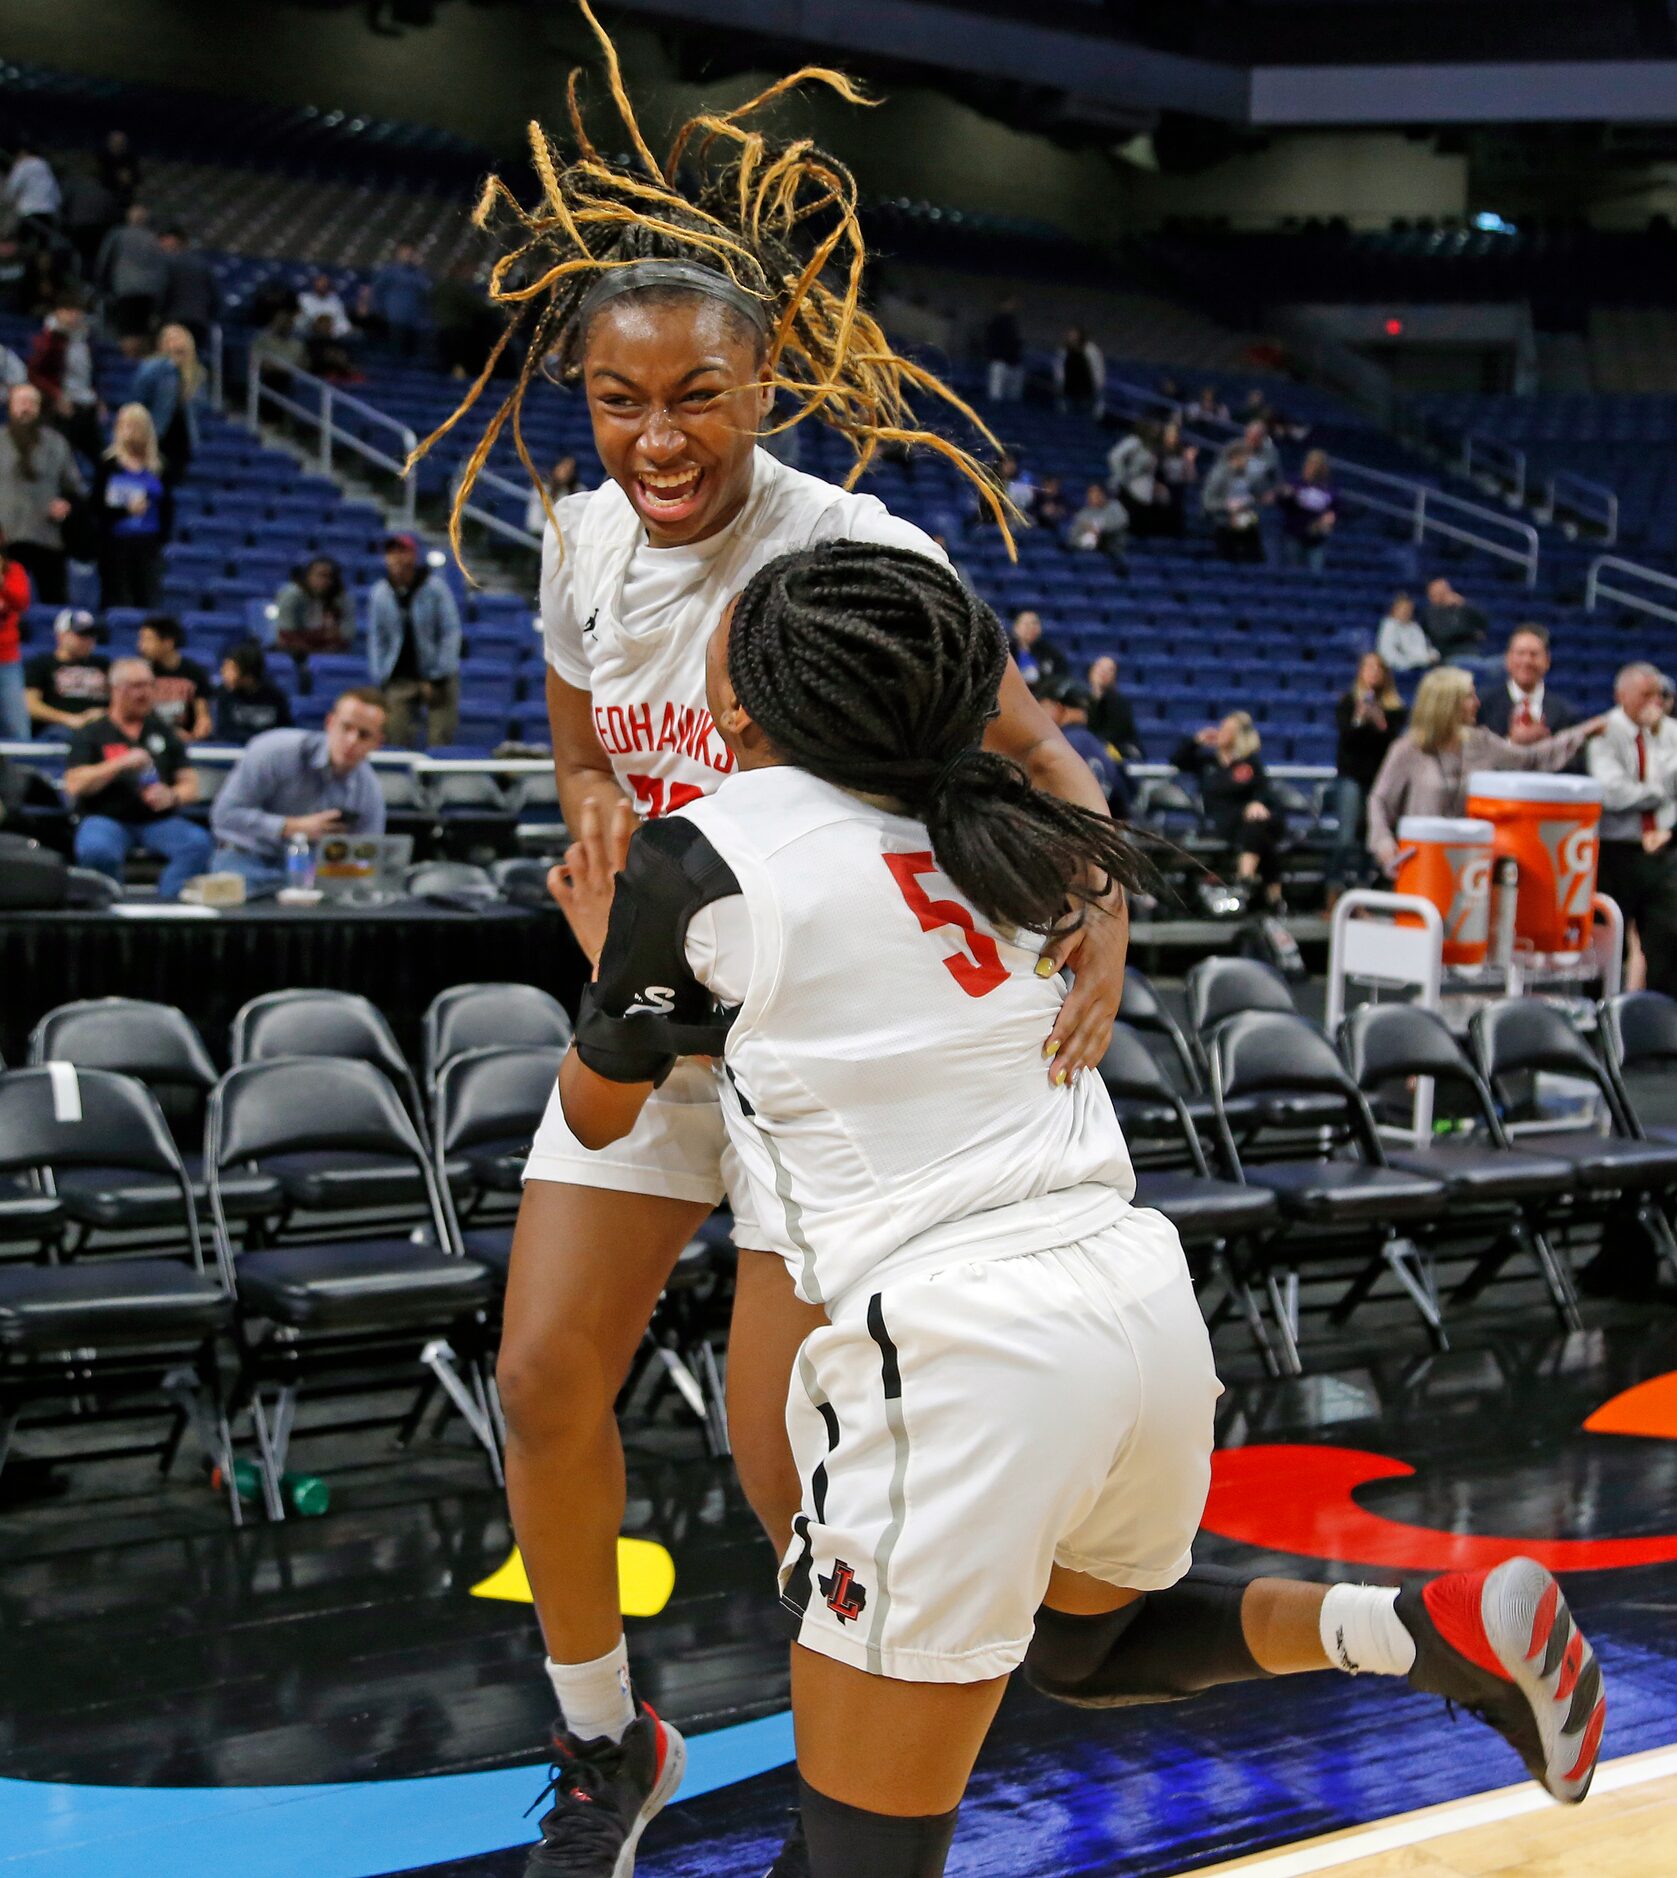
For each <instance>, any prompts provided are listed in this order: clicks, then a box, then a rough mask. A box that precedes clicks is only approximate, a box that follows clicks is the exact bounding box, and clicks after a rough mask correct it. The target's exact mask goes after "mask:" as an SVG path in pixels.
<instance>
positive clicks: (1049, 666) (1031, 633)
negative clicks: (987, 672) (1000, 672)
mask: <svg viewBox="0 0 1677 1878" xmlns="http://www.w3.org/2000/svg"><path fill="white" fill-rule="evenodd" d="M1008 639H1009V641H1010V642H1011V644H1012V647H1013V658H1014V663H1015V664H1016V665H1017V666H1018V667H1019V671H1020V674H1021V676H1022V677H1023V678H1024V680H1025V683H1026V684H1027V685H1030V686H1033V687H1034V686H1036V685H1038V684H1040V683H1041V682H1042V681H1043V680H1044V679H1047V678H1058V677H1059V676H1060V674H1061V673H1062V672H1064V671H1065V669H1066V655H1065V654H1064V653H1063V652H1062V651H1061V650H1060V648H1059V647H1058V646H1057V645H1055V643H1054V642H1053V640H1052V639H1045V638H1044V637H1043V636H1042V615H1041V614H1040V613H1037V612H1033V611H1032V609H1031V608H1030V607H1026V608H1025V610H1024V611H1023V612H1022V613H1016V614H1014V616H1013V626H1012V630H1011V631H1010V632H1009V633H1008Z"/></svg>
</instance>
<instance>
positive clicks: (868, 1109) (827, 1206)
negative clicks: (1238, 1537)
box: [560, 541, 1605, 1878]
mask: <svg viewBox="0 0 1677 1878" xmlns="http://www.w3.org/2000/svg"><path fill="white" fill-rule="evenodd" d="M1006 662H1007V652H1006V645H1005V641H1004V638H1003V635H1002V630H1001V627H1000V625H999V623H998V622H997V620H996V617H995V615H994V614H993V613H992V612H991V611H990V609H989V608H988V607H987V606H985V605H984V603H983V602H982V601H980V600H978V599H977V598H976V597H975V596H973V595H972V594H971V593H969V592H968V591H967V589H966V588H964V587H963V586H962V584H961V583H960V581H959V580H957V579H956V578H955V576H954V575H953V574H952V573H951V572H950V571H949V570H948V569H947V568H945V567H942V566H939V565H938V564H936V563H934V562H932V561H930V560H928V559H927V558H926V557H925V556H923V555H919V554H914V553H908V552H904V551H902V550H899V549H894V548H889V547H883V548H882V547H875V546H873V545H871V544H866V543H861V542H851V541H834V542H830V543H828V544H826V545H824V546H822V547H818V548H815V549H810V550H805V551H803V552H799V553H794V554H789V555H786V556H784V557H782V558H781V559H779V560H776V561H773V562H771V563H770V564H769V565H768V566H766V567H764V568H763V569H761V570H760V571H759V572H758V573H757V574H756V575H755V576H754V577H753V578H752V579H751V580H750V581H749V582H748V583H747V585H746V587H745V590H744V592H743V593H742V594H741V595H740V596H739V598H738V601H737V603H736V604H735V605H734V606H733V607H731V608H730V610H729V612H728V614H727V615H726V616H725V617H724V619H723V621H722V623H721V624H720V626H719V627H718V629H717V631H716V633H715V634H714V636H713V638H712V641H711V646H710V652H709V663H708V671H707V679H708V690H709V698H710V709H711V713H712V716H713V717H714V719H715V721H716V724H717V726H718V728H719V729H720V731H721V734H722V736H723V737H724V739H725V740H726V742H727V744H728V747H729V749H730V750H731V751H732V752H733V754H734V755H735V757H736V759H737V769H736V770H735V772H734V773H732V774H731V775H730V776H729V777H728V779H727V780H726V781H725V782H724V783H723V784H722V786H721V787H720V789H718V790H717V791H716V792H715V793H714V794H713V795H711V796H708V797H706V798H704V799H703V800H701V801H697V802H694V803H692V804H691V805H689V806H688V807H686V808H683V809H682V810H680V811H679V812H678V813H677V814H676V815H674V816H672V817H670V818H669V819H668V820H666V821H663V822H656V823H650V824H648V825H647V826H646V827H644V828H642V829H641V830H640V831H639V833H637V834H636V835H635V837H634V839H633V841H632V842H631V844H630V847H629V853H628V861H627V866H626V868H625V870H624V873H623V876H622V878H621V880H620V881H619V883H618V886H617V890H616V896H615V900H614V903H613V905H612V907H611V910H610V915H609V925H608V931H607V936H606V942H605V947H604V950H603V951H602V953H601V957H600V965H599V971H598V973H597V975H596V978H595V981H594V983H593V984H591V985H590V986H589V988H588V991H587V993H586V995H585V997H584V1002H583V1012H582V1016H581V1019H580V1021H579V1023H578V1026H577V1035H576V1043H575V1046H574V1047H573V1049H572V1050H571V1051H570V1052H569V1053H568V1054H567V1056H566V1059H565V1063H564V1066H563V1068H562V1070H561V1073H560V1090H561V1094H562V1098H563V1101H564V1105H565V1112H566V1114H567V1116H568V1117H569V1119H570V1122H571V1125H572V1127H573V1128H574V1129H575V1131H576V1133H577V1135H578V1137H579V1138H580V1139H581V1140H583V1141H584V1142H587V1143H589V1144H590V1145H591V1146H595V1147H598V1148H601V1149H606V1148H609V1147H610V1146H611V1144H612V1143H613V1142H614V1141H616V1140H617V1139H618V1138H619V1137H620V1136H622V1135H623V1134H624V1133H626V1132H627V1131H629V1130H631V1129H632V1128H633V1127H634V1126H635V1124H636V1122H637V1120H638V1118H639V1115H640V1112H641V1109H642V1106H643V1105H644V1103H645V1102H646V1101H647V1100H648V1098H649V1097H650V1095H651V1094H652V1092H653V1090H654V1088H655V1087H656V1086H657V1084H658V1083H659V1082H660V1081H661V1080H662V1079H663V1078H664V1077H665V1076H667V1075H668V1074H669V1072H670V1071H671V1070H672V1069H673V1067H674V1065H675V1062H676V1059H677V1057H678V1056H679V1055H681V1054H683V1053H686V1052H706V1053H713V1054H716V1053H719V1054H720V1055H721V1057H722V1061H723V1065H724V1080H725V1093H724V1096H723V1107H724V1113H725V1115H726V1118H727V1127H728V1133H729V1139H730V1140H731V1142H732V1143H733V1145H734V1148H735V1151H736V1153H737V1155H738V1158H739V1162H740V1164H741V1167H742V1168H743V1170H744V1174H745V1181H746V1190H747V1191H748V1192H749V1194H750V1197H751V1202H752V1207H753V1212H754V1216H755V1219H756V1222H757V1226H758V1230H759V1233H760V1235H761V1238H760V1240H759V1243H762V1244H765V1245H768V1246H770V1247H772V1248H773V1249H774V1250H775V1251H777V1252H779V1253H780V1255H781V1257H782V1258H783V1259H784V1260H785V1261H786V1263H787V1268H788V1270H789V1271H790V1272H791V1273H792V1274H794V1276H795V1279H796V1283H797V1289H798V1294H799V1296H800V1297H802V1298H803V1299H804V1300H806V1301H807V1302H808V1303H809V1304H811V1305H819V1306H820V1307H821V1309H822V1310H823V1311H824V1312H825V1313H826V1321H825V1322H824V1323H822V1324H821V1325H820V1326H819V1327H818V1328H816V1329H814V1330H812V1332H811V1333H810V1335H809V1336H808V1337H807V1338H806V1340H805V1341H804V1344H803V1346H802V1348H801V1349H800V1351H799V1352H798V1357H797V1363H796V1373H795V1377H794V1378H793V1380H792V1381H791V1384H790V1389H789V1394H788V1400H787V1411H786V1412H787V1421H788V1425H789V1427H790V1429H791V1432H792V1438H793V1444H794V1448H795V1450H796V1455H797V1461H798V1466H799V1472H800V1476H801V1480H802V1483H803V1485H802V1510H801V1511H800V1512H799V1514H798V1516H797V1518H796V1520H795V1521H794V1522H793V1535H792V1539H791V1543H790V1544H789V1545H788V1547H787V1549H786V1554H785V1557H784V1559H783V1561H782V1564H781V1570H780V1587H781V1596H782V1600H783V1602H784V1603H785V1604H786V1605H787V1606H788V1607H789V1608H790V1610H791V1611H792V1612H793V1613H794V1614H795V1615H796V1617H797V1620H798V1639H797V1642H796V1643H795V1645H794V1646H793V1652H792V1656H793V1661H792V1698H793V1713H794V1720H795V1723H796V1732H797V1744H798V1768H799V1775H800V1816H801V1825H802V1831H803V1834H804V1838H805V1843H804V1844H803V1845H802V1846H801V1847H800V1846H796V1845H792V1846H788V1847H787V1848H786V1849H785V1850H784V1851H783V1852H782V1854H781V1857H780V1860H779V1862H778V1863H777V1864H776V1867H775V1872H776V1873H777V1874H790V1873H792V1872H800V1873H802V1872H808V1873H810V1874H812V1875H813V1878H860V1875H861V1874H866V1875H867V1878H937V1875H938V1874H940V1873H941V1872H942V1871H943V1869H944V1861H945V1857H946V1855H947V1853H948V1850H949V1845H950V1841H951V1839H952V1837H953V1834H954V1830H955V1821H956V1813H957V1810H958V1808H959V1805H960V1800H961V1796H962V1793H963V1791H964V1789H965V1786H966V1782H967V1777H968V1775H969V1773H970V1772H971V1769H972V1765H973V1761H974V1758H975V1757H976V1755H977V1752H978V1749H979V1746H980V1744H981V1742H982V1740H983V1737H984V1734H985V1731H986V1730H987V1729H988V1727H989V1725H990V1722H991V1719H992V1718H993V1716H994V1714H995V1710H996V1706H997V1703H998V1702H999V1701H1000V1699H1001V1694H1002V1690H1003V1688H1004V1687H1005V1685H1006V1681H1007V1677H1008V1675H1009V1674H1010V1673H1011V1672H1012V1671H1013V1670H1014V1669H1016V1668H1019V1667H1020V1666H1021V1665H1022V1666H1023V1668H1024V1670H1025V1673H1026V1676H1027V1678H1028V1680H1030V1681H1031V1682H1032V1683H1033V1684H1034V1685H1035V1686H1036V1687H1037V1688H1038V1689H1040V1690H1042V1691H1043V1692H1044V1693H1046V1694H1048V1695H1051V1696H1054V1697H1056V1698H1058V1699H1060V1700H1062V1701H1066V1702H1070V1703H1073V1704H1076V1705H1080V1706H1086V1707H1103V1706H1114V1705H1118V1704H1127V1703H1135V1702H1157V1701H1169V1700H1173V1699H1177V1698H1180V1697H1183V1696H1188V1695H1192V1694H1194V1693H1196V1692H1198V1691H1199V1690H1202V1689H1207V1688H1212V1687H1215V1686H1217V1685H1219V1684H1223V1683H1229V1682H1238V1681H1247V1680H1253V1679H1257V1678H1262V1677H1266V1676H1272V1675H1284V1674H1289V1673H1296V1672H1302V1671H1308V1670H1326V1669H1331V1668H1338V1669H1340V1670H1342V1671H1346V1672H1349V1673H1352V1674H1355V1673H1357V1672H1358V1671H1370V1672H1375V1673H1382V1674H1386V1675H1390V1676H1407V1678H1408V1680H1409V1683H1410V1685H1411V1686H1412V1687H1415V1688H1420V1689H1426V1690H1430V1691H1432V1692H1433V1693H1436V1694H1440V1695H1444V1696H1447V1697H1449V1698H1450V1699H1452V1700H1453V1701H1455V1702H1457V1703H1458V1704H1461V1705H1462V1706H1464V1707H1467V1708H1470V1709H1472V1710H1473V1711H1474V1712H1476V1713H1478V1714H1479V1715H1481V1716H1482V1717H1483V1719H1485V1720H1486V1721H1487V1722H1489V1723H1490V1724H1491V1725H1492V1726H1493V1727H1495V1728H1496V1729H1497V1730H1498V1731H1499V1732H1500V1733H1502V1734H1503V1735H1504V1736H1505V1737H1506V1738H1507V1739H1508V1740H1509V1741H1510V1742H1511V1744H1512V1745H1513V1746H1514V1747H1515V1748H1516V1749H1517V1750H1518V1751H1519V1753H1520V1754H1521V1756H1522V1758H1523V1759H1524V1761H1525V1764H1526V1766H1527V1768H1528V1770H1529V1771H1530V1772H1531V1774H1532V1775H1533V1776H1534V1778H1536V1779H1538V1780H1539V1781H1541V1782H1542V1783H1543V1784H1544V1785H1545V1787H1546V1788H1547V1789H1548V1790H1549V1792H1550V1793H1552V1794H1553V1795H1554V1796H1555V1797H1556V1798H1558V1799H1562V1800H1574V1801H1575V1800H1579V1799H1582V1798H1583V1796H1584V1793H1585V1791H1586V1790H1587V1788H1588V1786H1589V1782H1590V1775H1591V1772H1592V1771H1593V1768H1594V1764H1595V1759H1596V1755H1597V1752H1598V1750H1599V1747H1600V1738H1601V1726H1602V1718H1603V1715H1604V1713H1605V1704H1604V1699H1603V1697H1602V1692H1601V1691H1602V1682H1601V1672H1600V1668H1599V1666H1598V1665H1597V1664H1596V1662H1595V1659H1594V1656H1593V1654H1592V1653H1591V1652H1590V1650H1589V1647H1588V1645H1587V1644H1585V1643H1584V1641H1583V1639H1582V1637H1581V1636H1579V1635H1578V1633H1577V1631H1576V1628H1575V1627H1574V1625H1573V1623H1572V1619H1571V1616H1570V1613H1569V1612H1568V1611H1567V1608H1566V1604H1565V1601H1564V1599H1562V1597H1561V1596H1560V1592H1559V1589H1558V1587H1557V1586H1556V1584H1555V1581H1554V1579H1553V1578H1552V1577H1550V1575H1549V1574H1548V1572H1546V1571H1545V1570H1544V1569H1543V1568H1542V1567H1541V1566H1539V1565H1537V1564H1536V1563H1535V1562H1533V1561H1532V1560H1530V1559H1510V1560H1508V1561H1507V1562H1505V1563H1504V1564H1501V1565H1499V1566H1498V1567H1497V1568H1496V1569H1495V1570H1493V1571H1490V1572H1479V1573H1472V1574H1469V1573H1465V1572H1454V1573H1447V1574H1445V1575H1444V1576H1443V1577H1440V1578H1436V1579H1433V1580H1432V1581H1431V1582H1430V1583H1428V1584H1425V1585H1417V1586H1412V1587H1409V1588H1407V1589H1405V1590H1403V1591H1401V1592H1399V1591H1397V1590H1394V1589H1392V1588H1390V1587H1384V1588H1383V1587H1378V1586H1364V1585H1334V1586H1331V1587H1330V1586H1323V1585H1312V1584H1306V1583H1302V1582H1297V1581H1290V1580H1285V1579H1271V1578H1258V1579H1251V1580H1242V1579H1239V1578H1237V1577H1236V1576H1234V1575H1233V1574H1230V1573H1219V1572H1214V1571H1211V1570H1207V1569H1204V1568H1198V1569H1195V1570H1193V1571H1192V1572H1191V1571H1190V1569H1189V1568H1190V1562H1191V1553H1192V1545H1193V1540H1194V1536H1195V1533H1196V1531H1197V1529H1198V1526H1199V1521H1200V1516H1201V1513H1202V1512H1203V1509H1204V1505H1205V1498H1206V1493H1207V1489H1208V1487H1209V1483H1210V1471H1211V1470H1210V1462H1211V1447H1212V1409H1213V1404H1214V1403H1215V1401H1216V1398H1217V1395H1218V1393H1219V1385H1218V1382H1217V1377H1216V1373H1215V1370H1214V1368H1213V1364H1212V1356H1211V1345H1210V1339H1209V1338H1208V1336H1207V1334H1206V1329H1205V1325H1204V1322H1203V1320H1202V1318H1201V1316H1200V1312H1199V1308H1198V1305H1197V1303H1196V1301H1195V1296H1194V1288H1193V1284H1192V1282H1191V1280H1190V1278H1189V1275H1188V1269H1187V1264H1186V1261H1185V1260H1184V1258H1183V1254H1182V1247H1181V1242H1180V1241H1179V1240H1178V1238H1177V1236H1176V1232H1175V1229H1174V1228H1173V1227H1172V1226H1171V1224H1170V1223H1169V1221H1168V1220H1166V1219H1165V1218H1164V1217H1163V1216H1162V1215H1161V1214H1159V1213H1157V1212H1154V1211H1151V1210H1149V1209H1146V1208H1142V1207H1137V1206H1135V1205H1133V1204H1132V1199H1133V1195H1134V1193H1135V1175H1134V1173H1133V1171H1132V1169H1131V1166H1130V1160H1129V1156H1128V1153H1127V1151H1126V1149H1125V1145H1124V1141H1123V1137H1122V1135H1121V1133H1120V1131H1119V1127H1118V1123H1117V1119H1116V1117H1115V1115H1114V1113H1113V1109H1112V1104H1111V1102H1110V1100H1109V1099H1108V1097H1107V1095H1106V1092H1105V1090H1104V1088H1103V1087H1102V1084H1101V1082H1100V1078H1099V1076H1098V1074H1097V1073H1095V1072H1094V1071H1086V1072H1082V1073H1080V1074H1078V1075H1076V1076H1074V1077H1072V1078H1070V1079H1069V1081H1066V1082H1059V1081H1056V1082H1053V1083H1050V1082H1048V1081H1046V1080H1045V1079H1044V1078H1043V1077H1042V1076H1041V1075H1040V1074H1039V1064H1040V1050H1041V1039H1042V1037H1043V1035H1044V1033H1045V1032H1047V1031H1048V1030H1050V1029H1051V1028H1052V1025H1053V1021H1054V1017H1055V1013H1056V1008H1057V1006H1058V1005H1059V1003H1060V1000H1061V999H1062V997H1063V996H1064V995H1065V985H1064V981H1063V980H1062V979H1061V978H1060V977H1059V975H1058V974H1055V973H1052V972H1051V973H1050V974H1049V976H1048V977H1046V978H1045V977H1044V976H1043V975H1042V973H1041V971H1040V970H1039V963H1040V960H1041V959H1042V958H1043V957H1044V956H1048V955H1049V954H1048V953H1047V952H1046V950H1045V948H1047V947H1049V946H1051V945H1052V943H1053V942H1054V941H1055V940H1057V939H1059V938H1062V937H1063V936H1064V935H1065V934H1066V933H1067V932H1069V931H1074V930H1075V929H1076V928H1077V927H1078V925H1079V924H1080V923H1081V922H1082V921H1083V920H1085V919H1087V918H1089V917H1090V909H1091V908H1092V907H1093V906H1094V905H1096V904H1098V902H1099V901H1100V899H1101V898H1102V896H1103V894H1104V893H1105V892H1106V890H1107V887H1108V883H1109V882H1111V881H1114V880H1116V881H1119V882H1125V881H1133V880H1134V879H1135V878H1136V873H1137V861H1136V857H1135V854H1134V850H1133V849H1132V848H1131V845H1130V842H1129V839H1128V837H1127V836H1126V835H1125V833H1124V832H1123V830H1122V829H1120V828H1118V827H1116V826H1115V825H1114V824H1113V823H1112V822H1111V821H1109V820H1107V819H1105V818H1104V817H1102V816H1100V815H1097V814H1095V813H1094V812H1092V811H1091V810H1088V809H1085V808H1082V807H1080V806H1078V805H1076V804H1072V803H1067V802H1062V801H1057V800H1055V799H1054V798H1053V797H1051V796H1047V795H1045V794H1043V793H1042V792H1041V791H1039V790H1036V789H1033V788H1032V787H1031V785H1030V783H1029V780H1028V779H1027V777H1026V776H1025V774H1024V772H1023V771H1022V770H1021V769H1020V768H1019V766H1018V765H1017V764H1015V763H1014V762H1012V761H1011V760H1010V759H1009V758H1007V757H1005V756H1003V755H1000V754H998V753H995V752H993V751H988V750H985V749H983V748H982V747H981V742H980V740H981V738H982V737H983V735H984V732H985V729H986V727H987V725H988V724H989V722H990V721H991V719H992V716H993V713H994V712H995V709H996V706H997V699H998V695H999V688H1000V685H1001V683H1002V678H1003V673H1004V671H1005V668H1006Z"/></svg>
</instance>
